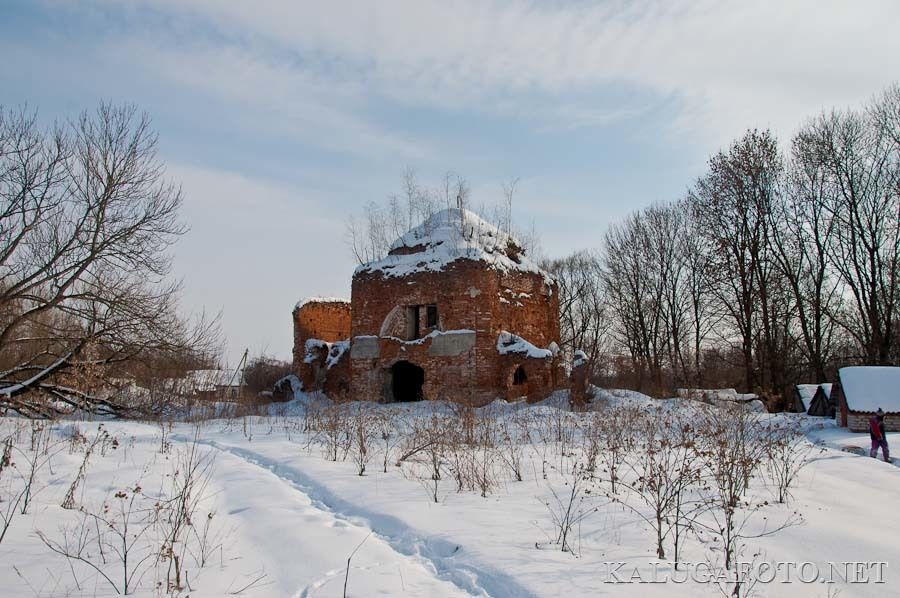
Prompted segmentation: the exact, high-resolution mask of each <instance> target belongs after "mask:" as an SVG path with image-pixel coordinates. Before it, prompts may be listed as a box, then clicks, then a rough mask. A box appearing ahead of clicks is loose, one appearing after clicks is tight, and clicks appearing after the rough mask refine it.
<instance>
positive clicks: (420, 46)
mask: <svg viewBox="0 0 900 598" xmlns="http://www.w3.org/2000/svg"><path fill="white" fill-rule="evenodd" d="M898 22H900V3H897V2H894V1H892V0H885V1H876V0H861V1H857V2H849V1H848V2H834V3H832V2H825V1H811V0H810V1H787V0H785V1H780V2H765V1H764V2H752V3H751V2H731V1H716V2H712V1H694V2H677V3H676V2H668V1H663V0H658V1H656V0H635V1H632V2H562V1H547V2H515V1H507V2H501V1H492V0H463V1H460V2H452V3H451V2H433V1H430V0H421V1H418V2H344V1H330V2H290V1H275V0H256V1H254V2H249V1H248V2H239V1H233V2H228V1H222V0H152V1H151V0H131V1H125V0H121V1H117V0H59V1H53V2H51V1H46V2H45V1H42V0H31V1H27V0H0V52H2V55H3V59H2V60H0V104H4V105H7V106H18V105H21V104H27V105H28V106H30V107H32V108H35V109H38V110H39V112H40V115H41V117H42V118H43V119H46V120H48V121H49V120H52V119H54V118H65V117H69V116H74V115H75V114H77V113H78V112H79V111H81V110H83V109H86V108H87V109H91V108H93V107H95V106H96V105H97V103H98V102H100V101H101V100H113V101H116V102H129V103H133V104H136V105H137V106H138V107H139V108H141V109H142V110H144V111H147V112H148V113H149V114H150V115H151V116H152V118H153V122H154V126H155V128H156V129H157V131H158V132H159V134H160V153H161V157H162V158H163V159H164V161H165V162H166V164H167V168H168V173H169V175H170V176H171V177H172V178H173V179H175V180H178V181H180V182H181V183H182V185H183V188H184V193H185V204H184V210H183V216H184V219H185V220H186V222H187V223H188V224H189V225H190V227H191V232H190V233H189V234H188V235H187V236H186V237H185V238H183V239H182V240H181V241H180V242H179V244H178V245H177V247H176V249H175V266H176V275H177V276H179V277H180V278H182V279H183V280H184V286H185V296H184V301H185V307H186V309H191V310H196V309H200V308H206V309H207V310H208V311H213V312H217V311H220V310H221V311H222V314H223V326H224V331H225V333H226V334H227V337H228V347H229V351H228V354H229V357H230V358H231V359H232V361H233V360H234V357H235V356H236V355H239V354H240V352H241V351H242V350H243V348H245V347H247V348H249V349H250V350H251V352H256V353H258V352H261V351H266V352H269V353H271V354H274V355H277V356H279V357H283V358H287V357H289V355H290V350H291V346H290V344H291V328H290V326H291V324H290V311H291V307H292V306H293V304H294V302H295V301H296V300H297V299H298V298H299V297H301V296H306V295H317V294H321V295H347V294H349V284H350V276H351V274H352V270H353V267H354V262H353V259H352V256H351V254H350V251H349V249H348V247H347V246H346V243H345V236H344V231H345V223H346V220H347V218H348V217H349V216H350V215H351V214H354V213H358V212H359V211H360V208H361V206H362V205H363V204H365V203H366V202H368V201H371V200H376V201H380V200H383V199H384V198H386V197H387V196H388V195H389V194H391V193H393V192H396V191H398V190H399V188H400V177H401V174H402V172H403V171H404V169H405V168H407V167H411V168H413V169H415V170H416V171H417V173H418V175H419V178H420V179H421V180H422V181H423V182H425V183H429V182H434V183H436V182H437V180H438V179H439V178H440V177H441V175H442V173H444V172H446V171H448V170H453V171H456V172H459V173H461V174H463V175H464V176H465V177H466V178H467V179H468V181H469V182H470V184H471V186H472V190H473V204H474V205H479V204H487V205H491V204H492V203H494V202H496V201H497V200H498V199H499V197H500V196H501V184H502V183H503V182H504V181H507V180H509V179H511V178H512V177H520V179H521V182H520V183H519V186H518V191H517V195H516V200H515V206H514V217H515V219H516V220H517V222H518V224H519V225H520V226H522V227H528V228H530V227H531V226H532V224H533V226H534V228H535V229H536V230H537V231H538V232H539V234H540V236H541V240H542V246H543V249H544V252H545V253H546V254H548V255H550V256H562V255H565V254H567V253H569V252H571V251H573V250H576V249H579V248H594V247H597V246H598V245H599V244H600V239H601V237H602V234H603V231H604V229H605V227H606V226H607V224H608V223H609V222H611V221H615V220H617V219H618V218H621V217H622V216H623V215H624V214H626V213H627V212H629V211H630V210H632V209H634V208H638V207H641V206H644V205H647V204H649V203H651V202H653V201H659V200H669V199H676V198H678V197H679V196H680V195H681V194H682V193H683V192H684V190H685V188H686V187H687V186H688V185H689V184H690V183H691V181H692V180H694V179H695V178H696V177H697V176H698V175H699V174H701V173H702V170H703V167H704V164H705V161H706V159H707V157H708V156H709V155H710V154H711V153H713V152H715V151H716V150H718V149H719V148H721V147H723V146H725V145H727V144H728V143H729V141H730V140H731V139H733V138H734V137H735V136H737V135H739V134H740V133H741V132H742V131H743V130H745V129H746V128H748V127H770V128H772V129H773V130H775V132H776V133H777V134H778V135H779V136H781V137H782V138H785V139H786V138H788V137H789V136H790V135H791V133H792V131H793V130H794V128H795V127H796V126H797V125H798V124H799V123H801V122H802V120H803V119H804V118H807V117H809V116H812V115H814V114H815V113H817V112H818V111H820V110H822V109H824V108H830V107H833V106H837V107H846V106H852V105H858V104H860V103H861V102H864V101H865V100H866V99H867V98H869V97H870V96H871V95H872V94H874V93H876V92H877V91H879V90H880V89H882V88H884V87H885V86H887V85H888V84H890V83H891V82H892V81H894V80H896V79H898V78H900V69H898V66H900V59H898V56H900V36H898V35H897V33H896V26H897V23H898Z"/></svg>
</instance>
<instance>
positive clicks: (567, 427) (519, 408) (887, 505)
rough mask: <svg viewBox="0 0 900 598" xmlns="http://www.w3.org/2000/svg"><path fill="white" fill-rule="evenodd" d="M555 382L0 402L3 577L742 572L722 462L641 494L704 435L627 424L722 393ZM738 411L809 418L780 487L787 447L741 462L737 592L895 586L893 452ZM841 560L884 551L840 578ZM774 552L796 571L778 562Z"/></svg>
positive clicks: (393, 581) (253, 579)
mask: <svg viewBox="0 0 900 598" xmlns="http://www.w3.org/2000/svg"><path fill="white" fill-rule="evenodd" d="M559 403H561V401H560V400H559V397H557V398H556V401H552V400H551V401H548V402H546V403H544V404H540V405H534V406H525V405H523V404H514V405H508V404H500V403H498V404H495V405H492V406H489V407H487V408H484V409H481V410H475V411H462V410H459V409H454V408H453V407H452V406H449V405H445V404H414V405H405V406H389V407H385V406H372V405H358V404H356V405H347V406H340V407H335V406H330V405H328V404H327V403H324V402H313V401H309V400H308V399H307V398H305V397H303V398H301V399H298V400H295V401H292V402H291V403H289V404H285V405H281V406H278V407H274V408H272V411H271V412H270V414H268V415H264V416H254V417H242V418H231V419H212V420H205V421H202V422H200V423H188V422H180V423H171V424H160V423H153V422H121V421H109V422H103V423H102V429H100V428H98V426H99V425H100V424H99V423H98V422H90V421H66V422H55V423H49V422H47V423H33V422H29V421H25V420H21V419H14V418H6V419H3V420H0V442H3V443H4V444H3V447H4V461H3V470H2V472H0V497H2V500H3V502H0V511H2V514H3V516H4V520H3V523H4V527H5V535H4V537H3V539H2V542H0V595H2V596H4V597H11V596H113V595H118V594H124V593H126V587H125V586H126V584H127V586H128V587H127V590H128V593H129V594H132V593H133V594H135V595H139V596H166V595H180V596H187V595H190V596H194V597H199V596H217V597H218V596H228V595H237V596H259V597H269V596H271V597H283V596H291V597H301V596H342V595H344V594H345V591H346V595H348V596H429V597H430V596H495V597H513V596H515V597H520V596H560V595H564V596H667V597H673V596H674V597H678V596H691V597H692V598H693V597H696V596H722V595H724V596H730V595H731V594H732V591H733V584H732V583H731V581H725V580H724V578H720V579H719V580H718V581H717V580H716V579H714V577H715V575H707V573H709V572H721V566H722V564H723V559H724V556H725V550H724V542H725V540H724V539H723V537H722V536H723V535H724V534H723V532H722V527H721V522H722V520H723V518H722V516H723V513H724V511H723V510H718V511H717V510H716V508H715V506H714V505H715V501H716V499H715V496H716V495H717V491H716V490H715V488H714V486H715V482H714V481H711V479H710V478H709V477H708V476H711V475H713V470H714V469H715V464H713V465H710V463H709V462H704V464H698V462H695V461H696V459H693V460H691V461H690V464H691V467H694V468H695V469H696V473H697V477H696V478H691V483H689V484H685V485H684V492H683V494H682V495H681V501H682V507H681V508H682V509H683V511H684V512H685V513H687V514H686V515H682V519H681V524H682V527H681V528H680V530H675V529H673V523H674V521H673V519H674V516H673V515H672V511H671V510H670V511H667V514H666V516H665V520H664V521H662V522H659V521H655V520H654V519H655V518H654V512H655V511H654V507H653V506H652V503H653V500H652V499H651V500H649V502H648V497H652V495H653V492H652V491H651V490H652V488H650V487H651V486H652V485H653V483H657V484H658V483H659V482H660V480H662V481H665V483H666V484H667V486H666V489H667V491H669V490H671V485H672V484H673V482H672V479H673V477H672V476H671V475H669V474H668V473H665V472H663V473H660V472H656V474H654V473H653V472H652V471H651V467H652V465H653V464H654V463H655V464H656V465H657V466H661V467H663V468H665V467H678V466H685V464H686V463H687V460H686V459H684V457H685V455H686V454H687V453H684V452H680V451H681V449H682V448H684V446H686V447H688V449H689V450H691V451H693V450H695V449H694V441H690V442H688V443H687V444H686V445H683V446H682V445H679V448H678V450H675V451H670V450H669V448H666V447H657V449H649V448H648V447H649V446H650V445H648V444H642V441H640V440H635V439H634V438H639V437H640V436H641V434H643V433H644V432H640V431H637V432H635V430H643V429H644V428H645V427H646V425H647V423H646V422H648V421H655V422H657V424H661V425H663V426H687V425H690V426H693V425H695V423H696V422H697V421H699V420H704V419H705V418H711V419H712V420H715V419H723V418H726V417H729V416H732V415H733V414H732V413H731V412H726V411H724V410H719V409H716V408H712V407H704V408H703V409H696V408H685V407H684V405H686V404H687V403H686V402H684V401H682V402H677V401H674V400H672V401H652V400H650V399H646V398H644V397H642V396H640V395H637V394H635V393H611V394H610V393H604V394H603V395H602V396H601V398H600V399H599V400H598V401H597V402H596V403H597V404H596V405H595V406H594V407H593V408H592V410H591V411H590V412H586V413H571V412H569V411H568V410H567V409H561V408H559V406H558V405H559ZM691 405H694V404H693V403H691ZM622 414H627V417H625V416H623V415H622ZM635 414H638V415H635ZM641 414H642V415H641ZM632 417H639V418H641V419H639V420H638V421H640V422H643V423H637V424H636V423H634V422H632V421H631V420H630V419H629V418H632ZM747 417H748V418H749V419H748V421H749V420H752V421H751V423H752V425H753V426H757V427H756V428H754V429H771V428H772V426H775V427H777V428H778V429H789V430H799V431H801V432H802V434H803V436H800V437H799V438H794V437H790V438H791V439H790V441H789V443H788V444H787V445H786V446H788V448H789V449H790V452H789V457H788V458H784V459H783V460H782V461H780V462H781V463H788V464H789V465H790V464H791V463H794V462H795V461H796V460H799V461H800V462H803V463H805V464H804V466H803V467H802V468H799V470H798V471H796V472H795V473H796V477H795V479H793V480H792V481H791V483H790V484H789V485H788V493H789V495H787V496H784V497H783V498H785V502H784V503H779V502H778V486H779V483H778V482H777V476H775V477H773V473H772V470H771V469H770V468H771V467H775V466H777V465H778V463H775V462H763V461H760V462H759V463H758V465H757V467H755V468H754V469H753V470H752V471H750V472H749V473H748V475H749V477H748V480H747V482H748V487H747V489H746V491H744V492H743V494H744V499H745V501H746V502H741V503H740V504H739V506H738V508H737V509H735V510H733V513H734V520H733V521H734V525H733V527H734V530H733V533H732V536H734V535H735V534H736V536H737V538H736V539H733V540H732V546H733V548H734V549H735V551H736V554H735V559H736V561H739V562H741V563H747V564H748V567H750V569H749V570H751V571H753V573H752V575H750V576H748V577H747V578H746V580H747V583H746V584H744V585H743V586H741V587H740V589H739V591H740V595H741V596H744V595H757V596H778V597H780V596H784V597H788V596H790V597H794V596H809V597H825V598H828V597H836V596H844V597H857V596H860V597H866V596H872V597H876V596H877V597H879V598H881V597H884V596H893V595H900V584H898V580H897V579H896V577H897V576H898V575H900V569H894V568H893V567H894V566H895V563H896V564H897V566H900V542H898V541H897V539H896V532H897V530H900V510H898V509H897V498H898V496H900V469H898V468H897V467H894V466H892V465H889V464H886V463H883V462H881V461H876V460H873V459H869V458H868V457H865V458H863V457H860V456H858V455H857V454H855V453H854V450H853V449H852V448H847V447H861V446H864V447H866V448H867V446H868V439H867V437H866V436H865V435H858V434H852V433H849V432H847V431H845V430H840V429H836V428H834V426H833V423H831V422H824V423H823V420H821V419H816V418H807V417H806V416H794V415H781V416H769V415H759V414H757V415H752V416H747ZM623 421H629V422H631V423H629V424H628V425H627V426H623V425H619V424H621V423H622V422H623ZM617 422H618V423H617ZM685 422H689V423H685ZM629 426H630V428H629ZM623 428H629V429H631V431H632V432H634V434H633V435H632V436H633V438H631V439H627V438H626V439H624V440H622V438H625V437H624V436H621V434H622V430H623ZM654 429H656V428H654ZM685 429H686V428H685ZM710 429H711V428H708V427H707V428H704V427H703V426H701V425H697V427H696V428H691V430H690V431H689V434H692V435H696V434H699V433H700V432H701V431H705V433H707V434H709V433H710V432H709V430H710ZM655 433H656V432H654V433H652V434H655ZM652 434H651V436H652ZM893 436H894V437H893V438H891V440H892V441H894V442H895V446H897V447H898V448H900V435H893ZM644 438H645V441H646V438H647V437H646V436H645V437H644ZM618 442H621V444H622V445H623V446H625V447H626V448H625V449H624V450H613V451H610V450H609V448H608V447H610V446H614V444H615V443H618ZM697 442H698V443H699V444H702V443H703V442H704V439H702V438H698V439H697ZM750 444H751V445H753V443H750ZM361 447H362V449H363V450H360V448H361ZM628 447H630V448H628ZM666 451H669V452H666ZM651 452H652V454H651ZM857 452H858V451H857ZM670 453H671V454H670ZM663 454H666V455H668V456H667V457H666V459H668V458H671V457H673V456H674V460H671V461H666V460H664V459H663V458H662V457H661V455H663ZM691 454H693V453H691ZM698 454H700V453H698ZM86 455H87V458H86ZM707 456H708V454H707ZM616 459H619V462H618V463H616ZM679 459H680V460H679ZM791 459H795V461H792V460H791ZM776 461H777V459H776ZM398 463H399V465H398ZM773 463H774V464H773ZM591 464H593V465H591ZM679 464H680V465H679ZM363 465H364V466H365V471H364V474H363V475H359V471H360V469H362V466H363ZM611 468H612V469H613V470H614V471H615V472H616V473H615V475H612V474H611V473H610V470H611ZM385 469H386V470H387V471H385ZM788 469H790V470H791V471H794V470H796V469H798V468H797V467H794V466H790V467H788ZM776 470H777V467H776ZM782 470H784V468H782ZM692 471H693V470H692ZM435 472H437V474H435ZM654 475H656V476H659V477H656V478H654V477H653V476H654ZM692 475H693V474H692ZM642 476H646V477H642ZM613 477H615V478H616V479H617V481H618V487H617V488H616V489H615V490H614V489H613V488H612V487H611V481H612V478H613ZM519 478H521V480H519ZM653 480H655V482H654V481H653ZM29 481H30V482H31V483H30V484H27V482H29ZM676 481H677V480H676ZM682 481H683V480H682ZM73 482H77V484H74V487H73ZM26 487H27V488H28V489H27V491H26ZM435 498H437V501H435ZM26 503H27V504H26ZM64 506H65V507H68V508H64ZM23 511H24V513H23ZM565 521H568V522H569V524H568V525H567V524H566V523H565ZM560 522H563V523H560ZM6 523H8V526H6V525H5V524H6ZM657 527H659V529H662V530H663V532H664V533H663V535H664V538H663V547H664V549H665V558H660V557H659V556H658V554H657V539H658V536H659V535H660V534H659V533H658V531H657ZM717 530H718V531H717ZM562 531H566V532H568V533H567V538H566V540H565V543H564V542H563V541H562V540H561V538H560V534H561V532H562ZM676 532H678V533H680V534H681V537H682V540H681V543H682V544H681V546H680V557H679V560H680V561H681V562H682V565H681V573H683V575H681V574H680V573H679V572H678V571H675V570H674V568H673V559H674V554H673V549H674V544H673V542H674V534H675V533H676ZM564 548H565V550H563V549H564ZM351 555H352V558H351ZM348 558H350V565H349V569H348ZM845 562H884V563H887V565H886V566H874V568H870V569H868V570H867V571H866V572H865V574H859V573H858V572H857V574H855V576H853V577H852V579H851V581H854V580H855V581H862V580H863V579H868V582H867V583H845V582H844V579H843V578H842V577H841V575H837V574H836V573H835V572H836V571H837V572H838V573H840V574H844V573H846V569H843V568H842V567H843V566H844V565H842V563H845ZM764 563H771V564H772V566H777V564H779V563H781V564H784V563H795V564H796V566H797V567H798V568H797V569H795V570H793V571H788V574H787V578H788V579H789V581H790V582H789V583H785V573H784V572H785V569H780V570H779V571H780V572H779V575H777V576H776V578H775V579H773V580H772V581H771V582H770V583H767V581H768V580H767V579H766V578H767V574H768V571H769V570H768V569H766V568H765V566H764ZM803 563H811V564H808V565H805V566H804V567H803V568H802V569H800V566H801V564H803ZM829 563H835V564H838V565H835V566H832V565H829ZM786 567H787V569H790V565H786ZM835 567H837V568H835ZM879 567H881V569H880V570H879ZM803 576H805V578H804V579H802V580H801V579H800V577H803ZM813 577H814V578H815V579H808V578H813ZM754 580H755V581H754ZM829 580H830V581H834V582H835V583H827V582H828V581H829ZM639 581H643V582H645V583H639ZM650 581H659V582H661V583H646V582H650ZM878 582H883V583H878ZM345 583H346V590H345Z"/></svg>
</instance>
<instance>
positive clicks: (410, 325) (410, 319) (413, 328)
mask: <svg viewBox="0 0 900 598" xmlns="http://www.w3.org/2000/svg"><path fill="white" fill-rule="evenodd" d="M421 335H422V333H421V331H420V329H419V306H418V305H412V306H410V307H407V308H406V340H408V341H414V340H416V339H417V338H419V337H420V336H421Z"/></svg>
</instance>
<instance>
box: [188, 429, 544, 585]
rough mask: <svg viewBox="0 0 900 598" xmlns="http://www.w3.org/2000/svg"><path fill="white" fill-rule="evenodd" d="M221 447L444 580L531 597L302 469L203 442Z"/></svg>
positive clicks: (449, 546) (456, 549)
mask: <svg viewBox="0 0 900 598" xmlns="http://www.w3.org/2000/svg"><path fill="white" fill-rule="evenodd" d="M200 443H201V444H205V445H207V446H210V447H212V448H215V449H217V450H219V451H222V452H225V453H228V454H230V455H233V456H235V457H238V458H240V459H241V460H243V461H245V462H247V463H249V464H250V465H253V466H256V467H259V468H261V469H265V470H267V471H269V472H271V473H272V474H274V475H275V476H276V477H277V478H279V479H280V480H281V481H282V482H284V483H285V484H287V485H289V486H290V487H291V488H293V489H294V490H296V491H299V492H300V493H302V494H304V495H305V496H306V497H307V498H308V499H309V500H310V501H311V502H312V504H313V505H314V506H316V507H317V508H319V509H321V510H323V511H326V512H328V513H330V514H331V515H332V516H334V517H335V518H336V519H338V520H341V521H345V522H347V523H350V524H352V525H355V526H358V527H362V528H365V529H368V530H371V531H372V533H373V535H374V536H375V537H376V538H378V539H380V540H382V541H384V542H385V543H386V544H387V545H388V546H390V547H391V548H392V549H393V550H394V551H395V552H397V553H398V554H400V555H404V556H406V557H412V558H415V559H417V560H419V561H420V562H423V563H424V564H425V565H427V566H428V568H429V569H431V570H432V571H434V572H435V574H436V575H437V577H438V578H439V579H443V580H446V581H449V582H451V583H453V584H454V585H455V586H456V587H458V588H459V589H460V590H462V591H464V592H466V593H468V594H470V595H473V596H485V597H491V598H519V597H521V598H530V597H533V596H534V594H533V593H531V592H529V591H528V590H526V589H525V588H523V587H522V586H521V585H519V583H518V582H517V581H516V580H515V579H513V578H512V577H510V576H508V575H507V574H505V573H502V572H500V571H496V570H494V569H493V568H491V567H487V566H484V565H483V564H481V563H472V562H468V561H467V559H465V558H464V550H463V548H462V547H461V546H459V545H457V544H453V543H451V542H447V541H446V540H442V539H436V538H429V537H428V536H427V535H426V534H424V533H421V532H419V531H417V530H415V529H413V528H410V527H409V526H408V525H406V524H405V523H404V522H402V521H400V520H399V519H397V518H395V517H392V516H390V515H384V514H381V513H376V512H373V511H370V510H368V509H366V508H365V507H362V506H360V505H356V504H354V503H351V502H349V501H347V500H345V499H343V498H341V497H340V496H337V495H335V494H334V493H333V492H332V491H331V490H329V489H328V488H326V487H325V486H323V485H322V484H320V483H318V482H317V481H316V480H315V479H314V478H312V477H310V476H308V475H307V474H305V473H303V472H302V471H300V470H299V469H297V468H294V467H290V466H287V465H284V464H281V463H279V462H277V461H275V460H273V459H270V458H268V457H266V456H265V455H262V454H260V453H257V452H254V451H250V450H247V449H244V448H241V447H236V446H230V445H224V444H221V443H219V442H216V441H214V440H200ZM333 576H334V572H329V573H328V574H326V575H325V576H324V577H323V578H322V579H321V580H319V582H314V583H313V584H311V585H310V586H309V587H307V588H306V589H304V590H303V591H302V592H301V593H300V594H299V595H300V596H307V595H309V592H310V591H312V590H314V589H315V587H314V586H316V585H317V583H321V582H324V581H327V580H328V579H329V578H332V577H333Z"/></svg>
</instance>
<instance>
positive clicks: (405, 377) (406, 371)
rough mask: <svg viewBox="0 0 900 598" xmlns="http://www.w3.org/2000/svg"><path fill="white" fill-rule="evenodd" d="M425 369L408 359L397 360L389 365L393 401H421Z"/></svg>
mask: <svg viewBox="0 0 900 598" xmlns="http://www.w3.org/2000/svg"><path fill="white" fill-rule="evenodd" d="M424 383H425V370H423V369H422V368H420V367H419V366H417V365H413V364H411V363H410V362H408V361H398V362H397V363H395V364H394V365H393V366H391V394H392V395H393V397H394V400H395V401H398V402H408V401H421V400H422V399H423V398H424V396H423V395H422V385H423V384H424Z"/></svg>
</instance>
